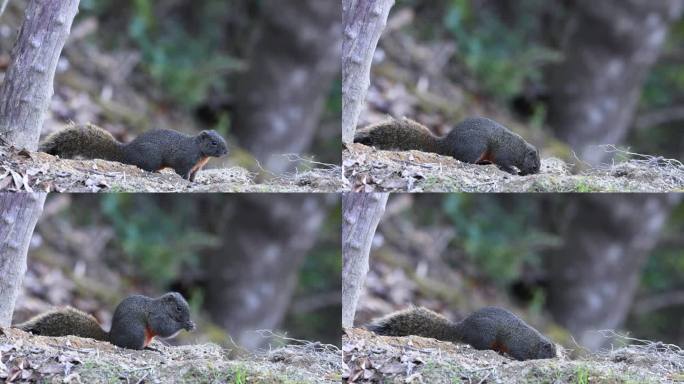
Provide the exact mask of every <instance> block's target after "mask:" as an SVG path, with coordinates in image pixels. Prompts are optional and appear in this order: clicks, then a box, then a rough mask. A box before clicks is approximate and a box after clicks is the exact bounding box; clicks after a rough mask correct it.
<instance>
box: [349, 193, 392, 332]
mask: <svg viewBox="0 0 684 384" xmlns="http://www.w3.org/2000/svg"><path fill="white" fill-rule="evenodd" d="M388 197H389V194H387V193H345V194H344V195H342V327H343V328H351V327H353V326H354V315H355V314H356V305H357V303H358V301H359V296H360V295H361V290H362V289H363V284H364V282H365V281H366V274H367V273H368V258H369V254H370V249H371V245H372V243H373V236H374V235H375V230H376V229H377V228H378V224H379V223H380V218H381V217H382V214H383V213H384V212H385V205H386V204H387V198H388Z"/></svg>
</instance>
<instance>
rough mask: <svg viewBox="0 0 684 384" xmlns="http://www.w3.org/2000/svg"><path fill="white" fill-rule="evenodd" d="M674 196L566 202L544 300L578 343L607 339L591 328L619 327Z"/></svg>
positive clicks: (594, 345)
mask: <svg viewBox="0 0 684 384" xmlns="http://www.w3.org/2000/svg"><path fill="white" fill-rule="evenodd" d="M679 198H680V197H679V196H677V195H665V194H661V195H581V196H577V197H574V198H572V199H570V200H569V201H568V200H566V199H563V200H562V202H563V204H567V208H566V211H565V216H564V217H561V218H560V219H559V220H558V222H560V223H562V225H563V228H561V229H560V236H561V238H562V239H563V241H564V245H563V247H562V249H560V250H559V251H558V252H557V253H556V254H555V255H553V257H552V258H551V259H550V260H549V268H550V276H551V277H550V279H549V280H550V291H549V297H548V302H549V304H550V309H551V312H552V313H553V316H554V318H555V319H556V321H558V322H559V323H560V324H562V325H564V326H565V327H567V328H568V329H569V330H570V332H571V333H572V334H573V335H574V336H575V338H576V339H577V341H578V342H579V344H580V345H582V346H584V347H587V348H589V349H592V350H596V349H598V348H599V347H602V346H603V344H604V343H606V342H608V341H609V340H606V339H605V338H603V337H602V336H601V335H599V334H597V332H595V331H597V330H603V329H616V328H618V327H620V326H621V325H622V324H623V322H624V320H625V318H626V316H627V313H628V311H629V309H630V306H631V305H632V303H633V301H634V293H635V290H636V288H637V285H638V282H639V276H640V272H641V268H642V266H643V264H644V262H645V260H646V258H647V257H648V255H649V254H650V252H651V250H652V249H653V248H654V246H655V245H656V243H657V241H658V238H659V234H660V232H661V230H662V228H663V225H664V224H665V221H666V219H667V218H668V216H669V214H670V211H671V210H672V208H673V207H674V206H675V204H676V202H677V200H679Z"/></svg>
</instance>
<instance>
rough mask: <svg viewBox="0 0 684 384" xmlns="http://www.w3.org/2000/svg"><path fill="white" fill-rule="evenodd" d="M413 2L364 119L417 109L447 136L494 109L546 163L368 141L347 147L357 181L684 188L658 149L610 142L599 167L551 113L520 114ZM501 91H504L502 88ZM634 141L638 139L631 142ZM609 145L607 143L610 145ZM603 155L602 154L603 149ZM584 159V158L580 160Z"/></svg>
mask: <svg viewBox="0 0 684 384" xmlns="http://www.w3.org/2000/svg"><path fill="white" fill-rule="evenodd" d="M414 18H415V15H414V14H413V11H412V10H411V9H409V7H405V8H403V9H397V10H395V12H393V15H391V17H390V19H389V20H388V22H387V28H386V29H385V32H384V34H383V38H382V39H380V43H379V45H378V50H377V52H376V58H375V60H374V63H373V67H372V74H371V81H372V83H371V86H370V88H369V90H368V94H367V97H366V104H365V106H364V110H363V111H362V113H361V116H360V117H359V123H358V127H366V126H369V125H371V124H375V123H378V122H380V121H384V120H387V119H388V118H390V117H391V118H401V117H408V118H411V119H413V120H415V121H418V122H420V123H421V124H423V125H425V126H427V127H429V128H430V130H431V131H432V132H433V133H434V134H436V135H438V136H444V135H445V134H447V133H448V132H449V131H450V130H451V128H452V127H453V126H454V125H455V124H456V123H458V122H459V121H461V120H463V119H464V118H466V117H472V116H484V117H488V118H491V119H494V120H496V121H498V122H500V123H502V124H503V125H505V126H506V127H508V128H510V129H511V130H512V131H514V132H516V133H518V134H520V135H521V136H523V137H524V138H525V139H526V140H527V141H528V142H530V143H531V144H533V145H535V146H536V147H537V148H539V150H540V154H541V155H542V169H541V173H539V174H537V175H529V176H524V177H521V176H512V175H510V174H507V173H505V172H502V171H500V170H499V169H497V168H496V167H495V166H479V165H471V164H464V163H462V162H459V161H457V160H455V159H453V158H450V157H444V156H439V155H436V154H431V153H424V152H419V151H406V152H389V151H382V150H376V149H374V148H370V147H366V146H364V145H361V144H352V145H350V146H348V147H347V148H346V149H344V151H343V155H342V159H343V167H342V172H343V175H344V178H345V182H346V183H347V184H348V186H349V188H351V189H352V190H355V191H368V192H369V191H390V192H394V191H397V192H403V191H410V192H461V191H463V192H671V191H682V190H684V165H682V163H681V162H679V161H676V160H667V159H664V158H663V157H662V156H658V154H652V155H653V156H643V155H638V154H633V153H630V152H628V150H625V149H622V148H621V149H618V148H615V147H614V146H610V145H605V146H602V145H597V146H596V147H595V149H594V150H595V151H600V152H605V156H602V157H606V158H613V159H614V161H612V162H611V161H610V160H608V161H607V163H609V164H606V165H601V166H594V167H591V166H589V165H588V164H584V162H583V161H582V160H581V159H577V158H576V156H575V155H574V152H573V149H572V148H570V147H568V146H567V144H566V143H563V142H561V141H559V140H558V139H556V138H555V137H554V136H553V135H552V134H551V133H550V130H549V129H548V128H547V127H544V126H543V123H542V122H540V121H537V120H535V119H531V118H523V117H521V116H517V115H516V114H515V113H514V112H513V111H512V110H511V108H510V106H508V103H507V102H505V101H502V100H500V99H497V95H496V94H492V93H488V92H485V91H484V90H483V89H482V88H481V87H480V84H479V83H478V81H477V79H475V78H473V75H472V74H471V73H470V71H468V70H467V69H466V68H464V67H463V64H462V60H460V59H459V48H458V46H457V44H456V42H454V41H453V40H452V39H449V38H441V39H440V38H437V39H431V40H421V39H422V36H423V35H422V34H421V33H419V32H416V30H415V29H414V28H417V29H420V28H419V27H417V26H416V23H414V22H413V21H414ZM499 96H500V95H499ZM630 150H631V149H630ZM602 154H603V153H602ZM599 157H601V156H599ZM572 163H576V164H572Z"/></svg>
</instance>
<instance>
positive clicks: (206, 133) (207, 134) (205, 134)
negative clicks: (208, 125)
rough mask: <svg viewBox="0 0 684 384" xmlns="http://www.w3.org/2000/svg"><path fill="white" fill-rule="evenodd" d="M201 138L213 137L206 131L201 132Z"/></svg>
mask: <svg viewBox="0 0 684 384" xmlns="http://www.w3.org/2000/svg"><path fill="white" fill-rule="evenodd" d="M200 136H202V137H209V136H211V135H210V134H209V131H207V130H204V131H202V132H200Z"/></svg>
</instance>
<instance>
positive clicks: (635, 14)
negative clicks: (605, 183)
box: [549, 0, 684, 164]
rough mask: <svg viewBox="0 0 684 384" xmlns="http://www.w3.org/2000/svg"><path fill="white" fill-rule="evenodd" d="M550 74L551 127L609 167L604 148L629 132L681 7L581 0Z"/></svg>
mask: <svg viewBox="0 0 684 384" xmlns="http://www.w3.org/2000/svg"><path fill="white" fill-rule="evenodd" d="M574 4H575V8H574V10H575V14H574V16H573V19H572V20H571V21H570V23H569V29H570V30H569V33H568V38H567V41H566V43H565V44H564V46H563V47H562V50H563V53H564V56H565V60H564V61H563V62H562V63H560V64H559V65H557V66H556V67H555V68H553V69H552V70H551V72H550V88H551V104H550V109H549V121H550V124H551V125H552V126H553V129H554V130H555V131H556V133H557V135H558V136H559V137H560V138H561V139H563V140H565V141H566V142H567V143H568V144H569V145H570V146H571V147H572V148H573V149H574V150H575V151H576V152H577V154H578V155H579V156H580V158H581V159H583V160H586V161H588V162H590V163H593V164H596V163H599V162H601V161H602V160H604V158H605V157H606V154H605V153H602V151H601V150H600V149H599V148H598V147H597V146H598V145H601V144H620V143H621V142H622V141H623V139H624V138H625V136H626V135H627V133H628V128H629V126H630V125H631V122H632V120H633V118H634V111H635V107H636V105H637V101H638V100H639V96H640V94H641V88H642V85H643V82H644V79H645V77H646V75H647V74H648V71H649V69H650V68H651V66H652V65H653V63H654V62H655V61H656V59H657V57H658V54H659V53H660V51H661V48H662V45H663V42H664V41H665V38H666V36H667V32H668V29H669V27H670V25H671V23H672V22H673V21H674V20H676V19H677V18H678V17H679V16H680V15H681V13H682V9H683V8H684V1H682V0H656V1H654V0H601V1H593V0H578V1H576V2H575V3H574Z"/></svg>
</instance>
